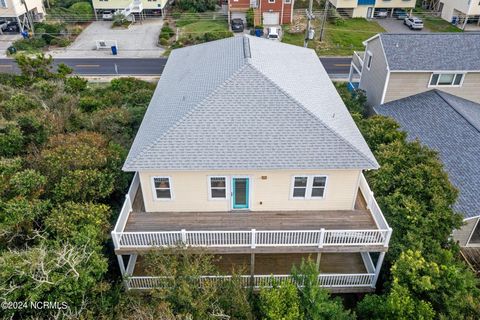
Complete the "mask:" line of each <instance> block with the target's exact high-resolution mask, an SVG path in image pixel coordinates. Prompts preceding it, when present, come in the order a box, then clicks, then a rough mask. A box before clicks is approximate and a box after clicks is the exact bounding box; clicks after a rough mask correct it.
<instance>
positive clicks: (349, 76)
mask: <svg viewBox="0 0 480 320" xmlns="http://www.w3.org/2000/svg"><path fill="white" fill-rule="evenodd" d="M352 78H353V61H352V62H350V71H349V72H348V82H352ZM354 205H355V204H354Z"/></svg>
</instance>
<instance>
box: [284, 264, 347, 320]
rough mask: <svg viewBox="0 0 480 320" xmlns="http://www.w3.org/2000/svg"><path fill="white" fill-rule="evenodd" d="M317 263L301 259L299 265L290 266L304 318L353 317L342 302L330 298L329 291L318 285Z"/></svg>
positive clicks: (336, 319)
mask: <svg viewBox="0 0 480 320" xmlns="http://www.w3.org/2000/svg"><path fill="white" fill-rule="evenodd" d="M318 276H319V272H318V269H317V265H316V264H315V263H314V262H313V261H312V260H310V259H308V260H307V261H305V260H302V263H301V264H300V267H298V268H297V267H296V266H295V265H294V266H293V268H292V278H293V281H294V283H295V284H296V286H297V289H298V294H299V297H300V310H301V314H302V315H303V319H305V320H325V319H332V320H341V319H353V318H354V315H352V314H351V313H350V312H349V311H347V310H345V309H344V308H343V305H342V302H341V301H340V300H338V299H332V298H331V297H330V294H329V292H328V291H327V290H326V289H324V288H321V287H320V286H319V285H318Z"/></svg>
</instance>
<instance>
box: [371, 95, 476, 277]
mask: <svg viewBox="0 0 480 320" xmlns="http://www.w3.org/2000/svg"><path fill="white" fill-rule="evenodd" d="M375 111H376V112H377V113H378V114H381V115H384V116H389V117H392V118H394V119H395V120H396V121H397V122H398V123H399V124H400V126H401V129H402V130H404V131H406V132H407V133H408V138H409V139H412V140H413V139H418V140H419V141H420V142H421V143H423V144H425V145H427V146H428V147H430V148H432V149H434V150H436V151H438V153H439V156H440V159H441V161H442V162H443V164H444V166H445V170H446V172H447V173H448V176H449V180H450V181H451V182H452V184H453V185H454V186H455V187H456V188H457V189H458V190H459V195H458V200H457V203H456V204H455V206H454V209H455V210H456V211H458V212H459V213H461V214H462V215H463V216H464V223H465V224H464V226H463V227H462V228H461V229H459V230H455V231H454V232H453V238H454V239H455V240H456V241H458V243H459V245H460V246H461V247H462V248H461V251H462V253H463V254H464V256H465V258H466V259H467V261H469V262H470V263H471V265H472V266H473V267H474V268H476V270H477V271H480V224H479V221H480V196H479V194H480V104H478V103H475V102H473V101H469V100H466V99H463V98H460V97H456V96H454V95H451V94H449V93H446V92H442V91H439V90H431V91H427V92H424V93H420V94H416V95H413V96H410V97H407V98H403V99H399V100H395V101H392V102H388V103H385V104H383V105H381V106H377V107H375Z"/></svg>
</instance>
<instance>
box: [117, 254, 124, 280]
mask: <svg viewBox="0 0 480 320" xmlns="http://www.w3.org/2000/svg"><path fill="white" fill-rule="evenodd" d="M117 260H118V266H119V267H120V272H121V273H122V277H123V276H124V275H125V264H124V263H123V258H122V255H120V254H117Z"/></svg>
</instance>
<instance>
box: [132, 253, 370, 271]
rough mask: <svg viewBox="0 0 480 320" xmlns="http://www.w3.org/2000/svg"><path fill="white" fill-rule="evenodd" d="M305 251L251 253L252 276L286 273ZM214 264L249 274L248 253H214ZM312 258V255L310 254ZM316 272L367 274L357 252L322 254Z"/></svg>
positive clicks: (139, 261)
mask: <svg viewBox="0 0 480 320" xmlns="http://www.w3.org/2000/svg"><path fill="white" fill-rule="evenodd" d="M308 257H309V255H308V254H301V253H300V254H255V270H254V274H256V275H270V274H280V275H285V274H290V271H291V269H292V266H293V265H297V266H298V265H300V263H301V261H302V259H308ZM215 258H216V259H215V260H216V262H215V264H216V266H217V268H218V270H219V272H220V274H224V275H228V274H231V273H232V270H236V271H237V272H239V273H241V274H245V275H248V274H250V272H251V270H250V261H251V260H250V255H248V254H225V255H217V256H215ZM310 258H311V259H312V260H313V261H316V258H317V256H316V254H314V255H310ZM320 273H343V274H349V273H350V274H351V273H367V270H366V269H365V265H364V263H363V260H362V257H361V255H360V253H343V254H342V253H322V255H321V259H320ZM133 275H134V276H146V275H147V274H146V273H145V271H144V262H143V258H142V256H138V258H137V263H136V264H135V269H134V271H133Z"/></svg>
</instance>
